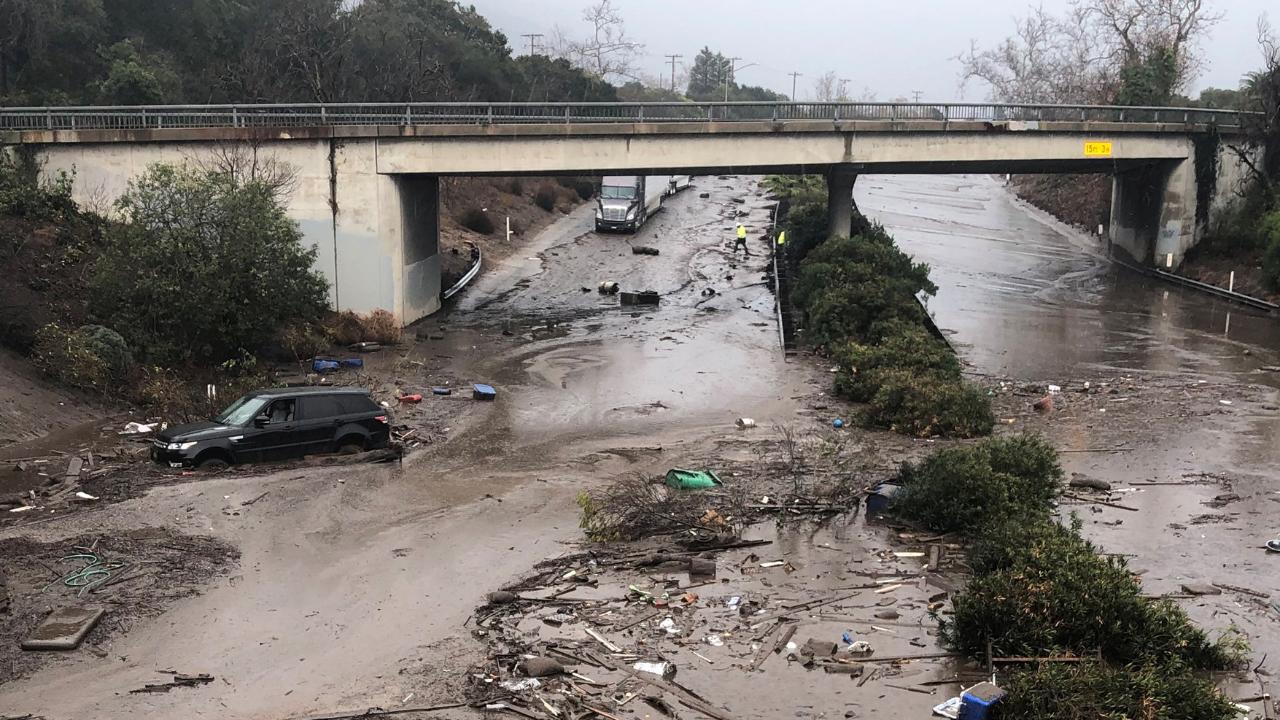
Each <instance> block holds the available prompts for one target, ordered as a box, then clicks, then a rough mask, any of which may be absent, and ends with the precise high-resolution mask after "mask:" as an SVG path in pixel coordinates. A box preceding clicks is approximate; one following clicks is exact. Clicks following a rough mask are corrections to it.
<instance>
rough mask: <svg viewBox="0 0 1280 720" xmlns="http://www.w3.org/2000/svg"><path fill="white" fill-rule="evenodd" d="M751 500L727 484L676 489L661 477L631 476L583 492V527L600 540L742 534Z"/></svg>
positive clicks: (579, 498) (588, 533) (581, 519)
mask: <svg viewBox="0 0 1280 720" xmlns="http://www.w3.org/2000/svg"><path fill="white" fill-rule="evenodd" d="M745 503H746V499H745V498H744V497H742V496H741V493H738V492H733V491H730V490H726V489H724V488H720V489H717V490H714V491H709V490H697V491H693V490H676V489H673V488H670V487H668V486H667V485H665V484H663V480H662V478H660V477H659V478H650V477H647V476H645V475H630V476H626V477H623V478H620V479H618V480H616V481H614V482H612V483H610V484H609V485H606V486H605V487H603V488H601V489H599V490H595V491H592V492H590V493H587V492H582V493H579V494H578V507H579V508H580V509H581V511H582V515H581V518H580V521H579V525H580V526H581V527H582V529H583V530H584V531H585V532H586V534H587V537H588V538H590V539H592V540H597V541H606V540H636V539H638V538H642V537H647V536H650V535H661V534H664V533H670V532H675V531H679V530H691V529H696V530H701V531H707V532H711V533H714V534H727V535H734V536H736V535H738V534H740V533H741V532H742V519H743V517H744V513H743V508H744V505H745ZM709 511H713V512H711V513H709Z"/></svg>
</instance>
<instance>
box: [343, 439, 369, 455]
mask: <svg viewBox="0 0 1280 720" xmlns="http://www.w3.org/2000/svg"><path fill="white" fill-rule="evenodd" d="M364 444H365V443H364V438H362V437H359V436H356V435H352V436H349V437H344V438H342V439H341V440H339V441H338V454H340V455H355V454H357V453H362V452H364Z"/></svg>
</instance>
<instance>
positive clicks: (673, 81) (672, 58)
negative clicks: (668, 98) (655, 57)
mask: <svg viewBox="0 0 1280 720" xmlns="http://www.w3.org/2000/svg"><path fill="white" fill-rule="evenodd" d="M662 57H664V58H666V59H668V60H670V61H671V92H675V91H676V60H679V59H680V58H682V57H684V56H683V55H663V56H662Z"/></svg>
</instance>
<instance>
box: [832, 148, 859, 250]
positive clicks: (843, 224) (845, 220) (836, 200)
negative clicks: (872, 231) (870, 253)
mask: <svg viewBox="0 0 1280 720" xmlns="http://www.w3.org/2000/svg"><path fill="white" fill-rule="evenodd" d="M857 179H858V173H857V172H856V171H855V170H854V168H853V166H852V165H849V164H839V165H832V166H831V169H830V170H828V171H827V237H835V236H837V235H844V236H846V237H847V236H849V235H851V234H852V233H853V184H854V182H856V181H857Z"/></svg>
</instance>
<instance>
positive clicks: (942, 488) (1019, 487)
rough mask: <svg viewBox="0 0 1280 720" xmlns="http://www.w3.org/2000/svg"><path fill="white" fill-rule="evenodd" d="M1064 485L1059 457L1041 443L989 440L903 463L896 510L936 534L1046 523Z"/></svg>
mask: <svg viewBox="0 0 1280 720" xmlns="http://www.w3.org/2000/svg"><path fill="white" fill-rule="evenodd" d="M1061 481H1062V469H1061V467H1059V465H1058V455H1057V452H1055V451H1054V449H1053V447H1052V446H1050V445H1049V443H1048V442H1046V441H1045V440H1043V439H1042V438H1039V437H1036V436H1033V435H1012V436H1007V437H999V438H989V439H987V440H983V441H981V442H978V443H974V444H972V445H963V446H956V447H948V448H942V449H941V450H938V451H936V452H934V453H932V454H930V455H929V456H928V457H926V458H925V459H924V460H922V461H920V462H919V463H904V464H903V465H902V467H901V469H900V470H899V471H898V482H899V483H901V484H902V490H901V491H900V492H899V493H898V494H897V495H896V496H895V497H894V503H893V508H894V511H895V512H896V513H897V514H899V515H901V516H902V517H905V518H907V519H910V520H913V521H915V522H918V523H920V524H922V525H924V526H926V527H928V528H929V529H930V530H934V531H937V532H952V531H957V530H961V531H963V530H969V531H977V530H981V529H982V528H983V527H985V526H986V525H987V524H988V523H990V522H993V521H997V520H1000V519H1002V518H1015V517H1016V518H1024V517H1032V518H1037V517H1047V516H1048V513H1049V511H1050V509H1051V508H1052V507H1053V502H1054V500H1055V499H1056V498H1057V495H1058V492H1059V490H1060V488H1061ZM976 571H977V570H976V568H975V572H976Z"/></svg>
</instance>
